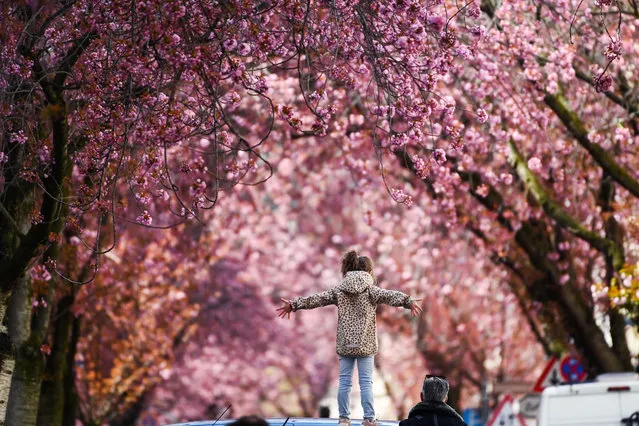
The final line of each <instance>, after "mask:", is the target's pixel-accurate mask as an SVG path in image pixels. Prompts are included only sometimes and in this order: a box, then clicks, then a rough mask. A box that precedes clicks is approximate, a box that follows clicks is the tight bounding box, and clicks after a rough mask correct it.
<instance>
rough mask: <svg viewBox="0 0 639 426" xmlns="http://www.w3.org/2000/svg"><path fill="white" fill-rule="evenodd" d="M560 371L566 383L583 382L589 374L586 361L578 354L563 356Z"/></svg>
mask: <svg viewBox="0 0 639 426" xmlns="http://www.w3.org/2000/svg"><path fill="white" fill-rule="evenodd" d="M559 372H560V374H561V377H562V378H563V380H564V382H566V383H578V382H583V381H584V380H586V376H587V375H588V373H587V372H586V369H585V368H584V363H583V362H582V361H581V358H579V357H578V356H577V355H567V356H565V357H563V358H562V359H561V362H560V363H559Z"/></svg>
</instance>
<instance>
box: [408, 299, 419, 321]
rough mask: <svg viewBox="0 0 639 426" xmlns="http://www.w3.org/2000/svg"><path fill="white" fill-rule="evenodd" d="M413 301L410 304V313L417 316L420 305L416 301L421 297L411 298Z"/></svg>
mask: <svg viewBox="0 0 639 426" xmlns="http://www.w3.org/2000/svg"><path fill="white" fill-rule="evenodd" d="M412 300H413V303H412V305H410V314H411V315H412V316H414V317H418V316H419V314H420V313H421V312H422V307H421V304H419V303H417V302H421V300H422V298H421V297H420V298H419V299H412Z"/></svg>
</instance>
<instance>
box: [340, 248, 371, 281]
mask: <svg viewBox="0 0 639 426" xmlns="http://www.w3.org/2000/svg"><path fill="white" fill-rule="evenodd" d="M374 266H375V264H374V263H373V259H371V258H370V257H368V256H358V255H357V252H356V251H355V250H350V251H348V252H347V253H346V254H345V255H344V257H342V275H346V273H347V272H350V271H364V272H368V273H369V274H371V275H373V267H374Z"/></svg>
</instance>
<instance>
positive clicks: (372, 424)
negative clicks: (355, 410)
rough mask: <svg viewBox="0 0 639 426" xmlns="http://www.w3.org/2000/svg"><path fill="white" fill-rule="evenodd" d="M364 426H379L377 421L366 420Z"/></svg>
mask: <svg viewBox="0 0 639 426" xmlns="http://www.w3.org/2000/svg"><path fill="white" fill-rule="evenodd" d="M362 426H378V424H377V420H375V419H364V421H363V422H362Z"/></svg>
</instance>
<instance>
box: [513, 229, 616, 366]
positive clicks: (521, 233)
mask: <svg viewBox="0 0 639 426" xmlns="http://www.w3.org/2000/svg"><path fill="white" fill-rule="evenodd" d="M515 240H516V241H517V243H518V244H519V246H520V247H521V248H523V249H524V251H525V252H526V253H527V254H528V256H529V258H530V261H531V263H532V264H533V265H534V266H535V268H536V269H538V270H539V271H545V273H546V274H547V279H548V282H549V283H551V287H550V291H552V295H550V297H552V298H553V299H555V300H556V301H557V303H558V304H559V307H560V310H561V315H562V317H563V318H565V320H566V323H567V324H568V325H569V326H570V329H571V330H572V331H573V333H572V335H573V337H574V338H575V342H576V345H577V347H579V348H580V349H581V350H582V351H583V354H584V356H585V358H586V359H588V361H589V362H590V363H592V364H593V366H595V367H596V370H598V371H599V372H602V373H603V372H606V373H608V372H617V371H624V366H623V364H622V363H621V361H620V360H619V359H618V358H617V356H616V355H615V353H614V352H613V351H612V349H611V348H610V347H609V346H608V344H607V343H606V339H605V338H604V335H603V332H602V331H601V329H600V328H599V326H598V325H597V324H596V323H595V320H594V317H593V315H592V313H591V312H590V310H589V309H588V306H587V305H586V303H585V302H584V300H583V297H582V296H581V294H580V292H579V290H578V289H577V288H575V287H574V284H573V283H572V281H569V282H567V283H565V284H560V283H559V275H560V274H559V271H558V270H557V269H556V265H555V264H554V263H553V262H551V261H549V260H548V253H550V251H551V249H552V247H551V246H550V245H549V244H550V243H549V241H550V239H549V237H548V235H547V231H546V226H545V223H544V222H539V221H535V220H528V221H526V222H524V223H523V224H522V227H521V228H520V229H519V230H518V231H517V233H516V234H515Z"/></svg>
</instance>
